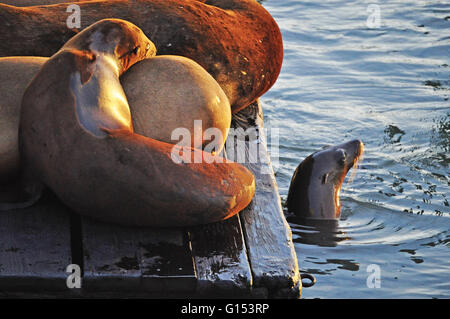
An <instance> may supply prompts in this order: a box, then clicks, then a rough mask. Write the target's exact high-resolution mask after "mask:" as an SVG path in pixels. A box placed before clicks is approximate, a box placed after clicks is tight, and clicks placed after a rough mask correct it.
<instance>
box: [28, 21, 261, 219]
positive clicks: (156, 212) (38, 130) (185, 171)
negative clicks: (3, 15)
mask: <svg viewBox="0 0 450 319" xmlns="http://www.w3.org/2000/svg"><path fill="white" fill-rule="evenodd" d="M151 54H154V47H152V46H151V42H150V41H149V40H148V39H147V38H146V37H145V35H144V34H143V33H142V32H141V31H140V30H139V29H138V28H137V27H136V26H134V25H132V24H131V23H128V22H126V21H123V20H118V19H106V20H102V21H99V22H97V23H95V24H93V25H92V26H90V27H89V28H87V29H85V30H84V31H82V32H80V33H79V34H78V35H77V36H75V37H74V38H72V39H71V40H70V41H68V42H67V44H66V45H65V46H63V47H62V48H61V50H60V51H59V52H58V53H57V54H55V55H54V56H52V58H50V60H49V61H48V62H47V63H45V64H44V66H43V67H42V68H41V70H40V71H39V73H38V74H37V75H36V77H35V78H34V79H33V81H32V82H31V83H30V85H29V86H28V88H27V89H26V91H25V93H24V96H23V100H22V111H21V120H20V130H19V143H20V149H21V156H22V158H23V161H24V162H25V163H26V172H27V174H30V175H31V176H32V177H33V178H35V179H37V180H40V181H42V182H43V183H44V184H45V185H47V186H48V187H50V188H51V189H52V190H53V191H54V192H55V193H56V194H57V196H58V197H59V198H60V199H61V200H62V201H63V202H64V203H66V204H67V205H68V206H69V207H71V208H72V209H73V210H75V211H76V212H78V213H80V214H83V215H87V216H91V217H93V218H96V219H99V220H103V221H107V222H114V223H120V224H125V225H136V226H187V225H196V224H204V223H210V222H215V221H219V220H222V219H225V218H228V217H230V216H232V215H234V214H236V213H238V212H239V211H240V210H242V209H243V208H244V207H245V206H247V205H248V204H249V203H250V201H251V199H252V197H253V194H254V187H255V182H254V177H253V175H252V174H251V172H250V171H248V170H247V169H246V168H244V167H243V166H242V165H239V164H237V163H233V162H229V161H225V160H224V159H222V158H220V157H216V156H212V155H211V154H210V153H207V152H203V151H201V150H197V149H193V148H181V147H178V146H174V145H172V144H168V143H164V142H160V141H156V140H154V139H151V138H148V137H145V136H142V135H139V134H136V133H135V132H134V131H133V127H132V124H131V117H130V116H129V114H130V112H129V109H128V111H127V106H128V103H127V101H126V97H125V94H124V93H123V90H122V89H121V86H120V82H119V76H120V75H121V74H122V73H123V72H125V71H126V70H127V69H128V68H129V67H130V66H131V65H133V64H134V63H136V62H138V61H139V60H142V59H143V58H146V57H148V56H149V55H151ZM174 154H183V155H186V154H187V157H188V158H190V159H193V158H198V157H200V158H203V159H205V160H204V161H203V162H202V163H191V162H186V161H184V162H181V163H177V162H176V161H174V160H173V159H172V158H173V156H174ZM183 158H186V156H183ZM193 161H194V160H192V162H193ZM221 161H224V163H220V162H221ZM208 162H212V163H211V164H208Z"/></svg>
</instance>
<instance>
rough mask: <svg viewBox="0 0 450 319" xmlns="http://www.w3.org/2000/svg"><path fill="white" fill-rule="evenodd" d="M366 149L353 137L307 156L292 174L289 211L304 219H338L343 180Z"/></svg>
mask: <svg viewBox="0 0 450 319" xmlns="http://www.w3.org/2000/svg"><path fill="white" fill-rule="evenodd" d="M363 151H364V144H363V143H362V142H361V141H360V140H352V141H350V142H347V143H343V144H340V145H336V146H332V147H329V148H326V149H325V150H322V151H318V152H315V153H313V154H311V155H310V156H308V157H307V158H306V159H305V160H304V161H303V162H301V163H300V164H299V166H298V167H297V169H296V170H295V172H294V175H293V176H292V179H291V184H290V186H289V193H288V197H287V200H286V204H285V205H286V207H287V211H288V212H290V213H294V214H295V216H296V217H298V218H305V219H337V218H339V216H340V210H341V203H340V198H339V195H340V190H341V186H342V183H343V181H344V178H345V176H346V175H347V173H348V171H349V170H350V169H351V168H352V167H353V165H355V163H357V162H358V160H359V158H360V156H361V155H362V153H363Z"/></svg>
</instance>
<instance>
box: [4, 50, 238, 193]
mask: <svg viewBox="0 0 450 319" xmlns="http://www.w3.org/2000/svg"><path fill="white" fill-rule="evenodd" d="M47 60H48V58H44V57H5V58H0V81H1V82H0V185H1V184H5V183H9V182H11V181H13V180H16V179H17V178H18V176H17V173H18V172H19V164H20V163H19V145H18V133H19V118H20V104H21V101H22V96H23V93H24V92H25V89H26V86H27V85H28V84H29V83H30V82H31V79H32V78H33V76H34V75H35V74H36V73H37V72H38V71H39V69H40V68H41V66H42V65H43V64H44V63H45V62H46V61H47ZM121 83H122V86H123V88H124V91H125V95H126V96H127V99H128V103H129V107H130V110H131V115H132V122H133V127H134V131H135V132H136V133H138V134H141V135H144V136H147V137H151V138H154V139H156V140H159V141H163V142H167V143H171V144H175V143H176V144H178V145H185V146H192V147H197V148H199V149H202V148H204V147H205V146H206V148H207V150H214V151H215V152H216V153H219V152H220V150H221V149H222V148H223V144H224V142H225V139H226V137H227V133H228V130H229V128H230V125H231V109H230V104H229V102H228V99H227V97H226V95H225V93H223V90H222V89H221V88H220V86H219V85H218V84H217V82H216V81H215V80H214V79H213V78H212V77H211V75H209V74H208V73H207V72H206V71H205V70H204V69H203V68H202V67H201V66H200V65H198V64H197V63H195V62H194V61H192V60H190V59H188V58H184V57H180V56H158V57H152V58H150V59H144V60H142V61H140V62H138V63H136V64H135V65H133V67H131V69H130V70H128V71H127V72H125V74H124V75H123V76H122V77H121ZM199 120H200V121H201V122H199V123H200V126H199V127H200V132H195V130H194V124H196V123H197V122H194V121H199ZM177 128H180V129H182V130H187V132H188V134H189V136H190V137H191V138H192V139H193V138H194V136H198V137H199V138H200V141H199V142H198V143H196V144H197V145H194V144H195V143H193V140H192V139H191V138H188V139H182V140H180V141H179V139H178V138H179V137H178V136H177V135H175V136H174V139H173V140H172V133H173V132H176V131H175V129H177ZM212 128H214V132H217V133H218V134H216V135H214V136H211V137H210V138H208V135H207V133H209V132H210V131H211V129H212ZM197 133H198V134H197ZM205 134H206V135H205ZM183 137H184V136H183ZM202 137H205V138H204V139H202Z"/></svg>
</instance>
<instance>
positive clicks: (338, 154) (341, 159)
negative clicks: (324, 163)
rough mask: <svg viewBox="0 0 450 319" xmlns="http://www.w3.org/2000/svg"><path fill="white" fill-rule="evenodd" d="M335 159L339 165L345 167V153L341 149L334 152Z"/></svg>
mask: <svg viewBox="0 0 450 319" xmlns="http://www.w3.org/2000/svg"><path fill="white" fill-rule="evenodd" d="M336 157H337V162H338V163H339V164H340V165H345V161H346V159H347V152H346V151H344V150H343V149H338V150H337V151H336Z"/></svg>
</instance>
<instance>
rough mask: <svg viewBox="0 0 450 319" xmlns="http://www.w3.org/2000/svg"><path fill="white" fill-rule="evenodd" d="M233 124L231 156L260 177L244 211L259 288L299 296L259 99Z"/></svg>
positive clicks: (297, 276) (229, 145)
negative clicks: (251, 199)
mask: <svg viewBox="0 0 450 319" xmlns="http://www.w3.org/2000/svg"><path fill="white" fill-rule="evenodd" d="M231 127H232V129H235V136H229V137H228V140H227V155H228V158H229V159H231V160H234V161H238V162H241V163H242V162H243V161H244V163H243V164H244V165H245V166H246V167H247V168H248V169H250V170H251V171H252V173H253V174H254V176H255V180H256V191H255V197H254V198H253V201H252V202H251V203H250V205H249V206H248V207H247V208H246V209H244V210H243V211H242V212H241V213H240V214H239V215H240V218H241V222H242V225H243V228H244V236H245V243H246V245H247V253H248V257H249V260H250V266H251V269H252V273H253V281H254V286H255V287H265V288H267V289H268V290H269V294H270V296H281V297H290V296H292V297H297V296H299V295H300V293H301V281H300V280H299V279H300V274H299V269H298V262H297V256H296V253H295V250H294V245H293V242H292V234H291V231H290V227H289V225H288V223H287V221H286V219H285V217H284V214H283V210H282V207H281V200H280V196H279V193H278V186H277V183H276V180H275V176H274V173H273V169H272V164H271V160H270V157H269V153H268V150H267V142H266V137H265V134H264V121H263V115H262V109H261V105H260V103H259V101H258V102H255V103H253V104H252V105H250V106H248V107H246V108H245V109H243V110H242V111H240V112H238V113H236V114H234V115H233V121H232V125H231ZM249 128H250V130H247V129H249Z"/></svg>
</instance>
